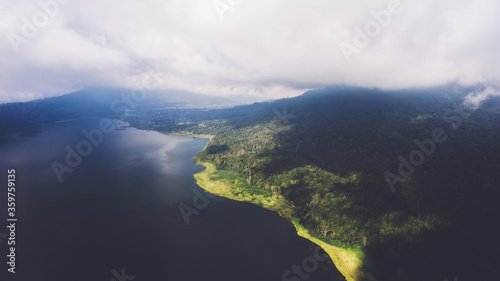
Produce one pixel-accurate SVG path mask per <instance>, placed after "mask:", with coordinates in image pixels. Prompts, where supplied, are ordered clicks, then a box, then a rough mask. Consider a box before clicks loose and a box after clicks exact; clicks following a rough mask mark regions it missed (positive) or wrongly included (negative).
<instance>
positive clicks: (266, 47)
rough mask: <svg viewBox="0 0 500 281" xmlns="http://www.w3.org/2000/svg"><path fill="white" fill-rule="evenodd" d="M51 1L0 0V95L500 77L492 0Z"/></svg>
mask: <svg viewBox="0 0 500 281" xmlns="http://www.w3.org/2000/svg"><path fill="white" fill-rule="evenodd" d="M54 1H55V0H41V2H42V3H49V4H50V5H46V6H47V7H42V6H43V5H40V4H39V3H38V0H32V1H28V0H2V1H1V2H0V3H1V4H0V33H1V37H0V102H12V101H26V100H32V99H36V98H42V97H48V96H55V95H61V94H65V93H69V92H72V91H73V90H78V89H81V88H83V87H86V86H111V87H130V88H139V87H146V88H162V89H181V90H187V91H191V92H195V93H203V94H210V95H259V96H263V97H266V98H280V97H287V96H295V95H298V94H301V93H302V92H304V91H305V90H308V89H313V88H318V87H322V86H326V85H333V84H348V85H358V86H367V87H379V88H387V89H389V88H390V89H394V88H406V87H428V86H434V85H440V84H445V83H450V82H454V81H459V82H460V83H463V84H473V83H477V82H488V83H493V82H494V81H499V80H500V67H499V66H500V48H499V47H500V36H499V35H500V1H498V0H481V1H479V0H476V1H472V0H439V1H436V0H418V1H417V0H401V1H396V0H377V1H374V0H353V1H347V0H309V1H298V0H293V1H291V0H274V1H264V0H242V1H241V0H239V1H238V0H221V1H213V0H170V1H168V0H163V1H156V0H142V1H124V0H120V1H118V0H107V1H97V0H85V1H83V0H64V1H63V0H60V1H59V2H54ZM64 2H67V3H64ZM54 3H55V5H54ZM398 3H399V4H398ZM377 20H378V21H377Z"/></svg>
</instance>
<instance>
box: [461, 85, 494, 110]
mask: <svg viewBox="0 0 500 281" xmlns="http://www.w3.org/2000/svg"><path fill="white" fill-rule="evenodd" d="M495 96H500V92H499V91H497V90H496V89H495V88H494V87H487V88H486V89H484V90H482V91H481V92H471V93H470V94H469V95H467V96H466V97H465V101H464V105H465V106H467V107H469V108H472V109H478V108H480V107H481V105H482V104H483V103H484V102H485V101H486V100H487V99H489V98H491V97H495Z"/></svg>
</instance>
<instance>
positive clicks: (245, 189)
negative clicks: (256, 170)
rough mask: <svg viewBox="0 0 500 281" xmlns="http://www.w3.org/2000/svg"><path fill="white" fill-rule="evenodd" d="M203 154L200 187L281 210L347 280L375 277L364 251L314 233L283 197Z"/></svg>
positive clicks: (200, 161) (198, 179) (269, 208)
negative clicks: (220, 167) (368, 270)
mask: <svg viewBox="0 0 500 281" xmlns="http://www.w3.org/2000/svg"><path fill="white" fill-rule="evenodd" d="M202 153H204V152H200V154H202ZM200 154H198V155H197V156H196V157H195V158H194V162H195V163H196V164H199V165H203V166H205V167H206V169H205V170H204V171H202V172H200V173H197V174H195V175H194V177H195V178H196V182H197V184H198V185H199V186H200V187H201V188H203V189H204V190H206V191H208V192H210V193H212V194H216V195H218V196H222V197H226V198H229V199H233V200H237V201H244V202H250V203H253V204H255V205H257V206H260V207H263V208H266V209H268V210H272V211H275V212H278V213H279V214H280V215H281V216H282V217H284V218H286V219H288V220H290V221H291V222H292V223H293V225H294V226H295V229H296V230H297V234H298V235H299V236H301V237H304V238H306V239H309V240H310V241H312V242H313V243H315V244H317V245H319V246H320V247H321V248H322V249H323V250H324V251H325V252H326V253H327V254H328V255H329V256H330V258H331V260H332V261H333V263H334V264H335V266H336V267H337V269H338V270H339V271H340V273H341V274H342V275H343V276H344V277H345V278H346V279H347V280H348V281H365V280H370V281H374V280H375V279H374V278H373V277H371V276H370V275H369V274H367V273H365V272H363V270H362V266H361V265H362V264H363V259H364V254H363V253H362V252H361V251H354V250H350V249H343V248H340V247H336V246H333V245H330V244H328V243H325V242H323V241H321V240H319V239H317V238H315V237H313V236H311V235H310V234H309V231H308V230H307V229H306V228H305V227H304V226H302V225H301V224H300V223H299V221H298V219H297V218H294V217H293V216H292V210H291V208H290V203H289V202H287V201H286V200H285V199H284V198H283V197H281V196H277V195H274V194H272V193H270V192H266V191H262V190H256V189H252V188H251V187H250V186H249V185H248V184H247V183H246V181H245V180H244V179H243V178H241V177H240V176H239V175H238V174H237V173H236V172H232V171H227V170H217V169H216V168H215V165H214V164H213V163H211V162H208V161H205V160H202V157H200Z"/></svg>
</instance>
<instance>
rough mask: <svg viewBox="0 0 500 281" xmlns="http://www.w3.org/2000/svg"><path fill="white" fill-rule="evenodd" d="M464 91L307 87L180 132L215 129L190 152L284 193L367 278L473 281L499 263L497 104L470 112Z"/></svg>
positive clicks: (252, 186)
mask: <svg viewBox="0 0 500 281" xmlns="http://www.w3.org/2000/svg"><path fill="white" fill-rule="evenodd" d="M466 93H468V92H467V91H463V92H462V93H454V92H453V91H451V90H450V89H448V88H441V89H434V90H433V91H423V90H414V91H412V90H407V91H399V92H382V91H379V90H373V89H360V88H335V89H326V90H321V91H311V92H307V93H305V94H304V95H303V96H300V97H297V98H291V99H284V100H279V101H276V102H273V103H265V104H254V105H251V106H247V107H243V108H242V110H240V111H239V112H241V113H242V114H243V116H241V115H240V116H238V115H237V114H235V115H233V116H229V118H227V117H226V119H225V121H223V122H221V121H220V120H219V121H218V122H213V121H205V122H200V123H198V125H196V126H193V127H190V128H189V129H187V131H189V132H193V133H210V134H214V135H215V137H214V138H213V139H212V140H211V141H210V143H209V145H208V147H207V149H206V151H205V152H204V153H203V154H201V157H203V158H204V159H207V160H210V161H212V162H213V163H215V164H216V167H217V168H218V169H221V170H230V171H235V172H238V173H239V174H240V175H241V176H242V177H244V178H245V179H246V181H247V183H248V184H249V188H248V192H264V191H265V192H266V193H269V194H270V196H272V195H273V194H274V195H276V194H279V195H282V196H284V197H285V198H286V199H287V200H288V202H289V205H290V209H292V210H293V214H294V216H295V217H297V218H299V219H300V222H301V223H302V224H303V225H305V226H306V227H307V228H308V229H310V230H311V231H312V232H313V233H314V235H315V236H316V237H318V238H320V239H322V240H323V241H325V242H328V243H330V244H332V245H336V246H342V247H345V248H352V249H356V250H360V251H363V252H364V253H366V254H367V264H366V266H367V268H368V270H369V271H371V272H373V273H374V276H375V277H376V278H377V279H378V280H444V279H445V278H448V279H453V278H454V277H455V276H456V275H459V276H461V277H462V278H463V279H464V280H480V278H479V277H480V276H485V277H486V276H491V274H492V271H493V269H494V268H495V264H496V262H497V261H499V260H500V259H499V254H498V251H497V250H499V249H500V248H499V247H498V245H499V243H498V241H497V240H498V239H497V238H496V236H497V235H496V234H497V233H496V229H497V228H496V226H495V221H496V220H495V218H496V216H497V215H498V214H499V212H498V211H499V210H500V208H499V207H498V203H497V201H498V199H500V193H499V189H498V187H499V185H498V182H499V180H500V173H499V172H498V168H499V167H500V158H499V155H500V142H499V141H500V128H499V126H500V101H499V99H490V100H488V101H486V102H485V103H484V104H483V105H482V106H481V107H480V108H479V109H475V110H474V109H471V108H468V107H466V106H464V105H463V99H464V96H465V94H466ZM248 109H251V112H253V114H250V113H248V114H247V110H248ZM219 114H222V113H219ZM224 114H226V115H228V113H227V110H226V112H225V113H224ZM436 130H437V132H438V133H439V134H437V135H436V132H435V131H436ZM433 136H434V137H436V136H439V137H440V138H437V140H439V143H436V142H434V140H433ZM426 140H427V142H425V141H426ZM429 141H433V142H434V145H432V144H430V143H429ZM417 143H427V146H424V148H423V149H421V148H420V147H419V146H418V145H417ZM423 150H425V151H423ZM414 151H420V152H415V153H412V152H414ZM410 155H412V157H413V158H412V159H413V163H416V164H418V165H412V164H411V161H410ZM418 156H420V157H418ZM422 156H423V157H422ZM401 158H404V159H405V160H403V162H404V161H407V163H410V165H411V166H412V167H413V170H412V169H411V168H408V167H407V166H404V167H403V171H404V172H409V171H412V173H411V174H410V175H407V174H404V173H403V174H404V176H402V175H399V173H398V168H399V165H400V163H401V162H402V161H401ZM387 172H390V174H392V175H393V177H392V178H391V177H390V176H389V177H388V178H386V175H387V174H388V173H387ZM394 176H396V177H399V178H398V179H397V180H394V181H393V183H395V184H394V186H393V188H391V185H390V184H389V183H388V181H392V180H393V179H394ZM259 190H260V191H259ZM439 276H441V277H439ZM468 277H470V278H471V279H468ZM484 280H488V279H484Z"/></svg>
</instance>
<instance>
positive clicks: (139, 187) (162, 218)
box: [0, 119, 344, 281]
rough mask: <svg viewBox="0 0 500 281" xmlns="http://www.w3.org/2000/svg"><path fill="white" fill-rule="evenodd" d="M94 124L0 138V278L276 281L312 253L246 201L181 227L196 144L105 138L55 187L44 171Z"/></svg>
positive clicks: (225, 203)
mask: <svg viewBox="0 0 500 281" xmlns="http://www.w3.org/2000/svg"><path fill="white" fill-rule="evenodd" d="M98 123H99V119H90V120H79V121H70V122H63V123H56V124H51V125H46V126H42V127H39V128H37V130H36V131H33V130H31V131H29V132H27V133H17V134H12V135H9V136H6V137H4V138H2V139H0V157H1V158H0V175H1V177H0V186H2V189H1V190H2V191H1V192H0V200H1V201H0V202H2V203H1V204H0V207H1V208H2V210H0V214H2V216H1V217H0V218H1V222H0V225H1V228H0V233H7V230H6V228H5V225H6V224H7V223H6V218H7V216H6V213H7V212H6V211H7V206H6V204H5V202H6V200H7V199H6V197H7V190H6V189H7V188H6V187H7V169H9V168H15V169H16V177H17V195H16V196H17V197H16V199H17V218H18V220H19V221H18V222H17V225H16V233H17V236H16V241H17V244H16V245H17V260H16V262H17V264H16V272H17V273H16V274H15V275H14V274H10V273H7V265H6V255H7V254H8V253H7V243H6V240H5V239H2V238H0V240H1V243H0V270H1V272H0V280H20V281H31V280H40V281H59V280H60V281H78V280H82V281H90V280H93V281H98V280H103V281H108V280H116V281H122V280H132V277H131V276H135V278H134V279H133V280H135V281H155V280H157V281H159V280H165V281H166V280H172V281H176V280H177V281H183V280H186V281H191V280H217V281H224V280H228V281H234V280H238V281H245V280H249V281H250V280H252V281H266V280H270V281H273V280H275V281H278V280H282V274H283V273H284V272H285V271H287V270H291V269H292V266H293V265H301V264H302V262H303V261H304V259H306V258H307V257H310V256H312V255H313V251H314V249H315V246H314V245H313V244H312V243H310V242H309V241H307V240H305V239H303V238H300V237H298V236H297V235H296V233H295V231H294V229H293V226H291V224H290V223H288V222H287V221H286V220H284V219H282V218H280V217H279V216H278V215H277V214H275V213H273V212H270V211H267V210H264V209H262V208H259V207H256V206H253V205H251V204H247V203H241V202H235V201H231V200H228V199H224V198H214V199H209V200H210V201H209V205H208V206H207V207H206V208H205V209H203V210H201V211H200V214H199V215H193V216H192V217H191V223H190V224H189V225H186V223H185V221H184V219H183V218H182V216H181V214H180V211H179V208H178V206H179V204H180V203H184V204H186V205H189V206H193V203H192V200H193V197H194V192H193V188H198V187H197V186H196V183H195V180H194V177H193V174H194V173H196V172H199V171H201V170H202V169H203V167H201V166H198V165H195V164H193V163H192V158H193V157H194V155H195V154H196V153H197V152H199V151H201V150H202V149H203V148H204V147H205V145H206V143H207V140H203V139H194V138H187V137H175V136H166V135H163V134H160V133H157V132H147V131H140V130H136V129H134V128H125V129H122V130H115V131H113V132H111V133H110V134H105V135H104V139H103V141H102V143H101V144H100V145H99V146H94V147H93V150H92V152H91V153H90V155H89V156H87V157H83V160H82V163H81V164H80V165H79V166H77V167H76V168H74V170H73V172H72V173H66V174H64V175H63V182H62V183H60V182H59V181H58V179H57V177H56V175H55V173H54V171H53V170H52V167H51V163H52V162H53V161H59V162H61V163H63V164H65V156H66V154H67V152H66V150H65V147H66V146H68V145H69V146H70V147H72V148H73V149H76V145H77V144H78V143H79V142H80V141H82V140H84V139H85V137H84V136H83V135H82V133H81V131H82V130H83V129H86V130H92V129H95V128H98V127H99V125H98ZM318 264H319V268H318V269H317V270H313V271H312V272H311V273H308V274H307V280H322V281H324V280H344V278H343V277H342V276H341V275H340V273H339V272H338V271H337V269H336V268H335V266H334V265H333V264H332V263H331V261H329V260H328V261H326V262H319V263H318ZM123 268H124V270H125V271H124V272H125V275H126V276H125V277H124V276H121V274H122V269H123ZM112 270H116V272H118V274H119V276H120V277H119V278H117V277H115V276H114V275H113V273H112ZM4 276H6V277H4ZM293 276H295V279H293V278H292V277H293ZM113 278H115V279H113ZM120 278H121V279H120ZM305 279H306V278H305V276H302V277H298V276H296V275H294V274H290V275H289V279H287V280H292V281H298V280H305Z"/></svg>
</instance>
